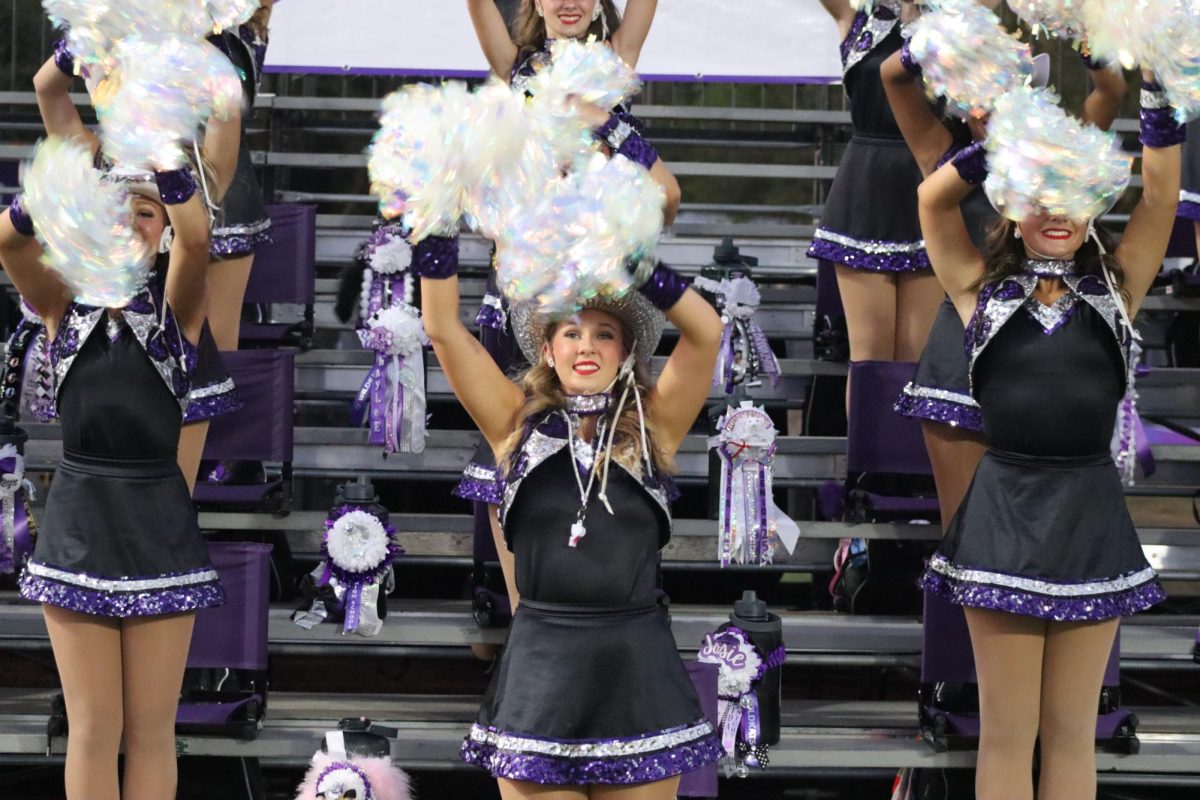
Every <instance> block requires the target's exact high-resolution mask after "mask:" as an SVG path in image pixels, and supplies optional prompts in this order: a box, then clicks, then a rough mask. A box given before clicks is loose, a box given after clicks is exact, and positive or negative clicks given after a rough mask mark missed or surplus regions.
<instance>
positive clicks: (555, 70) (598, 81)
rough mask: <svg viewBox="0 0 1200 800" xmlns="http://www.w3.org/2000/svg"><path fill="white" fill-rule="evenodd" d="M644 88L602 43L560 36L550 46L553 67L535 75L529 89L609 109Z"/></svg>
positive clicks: (538, 94) (545, 96)
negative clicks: (560, 37) (561, 37)
mask: <svg viewBox="0 0 1200 800" xmlns="http://www.w3.org/2000/svg"><path fill="white" fill-rule="evenodd" d="M641 88H642V82H641V81H640V80H638V76H637V73H635V72H634V71H633V70H632V69H630V68H629V65H628V64H626V63H625V62H624V61H622V60H621V57H620V56H618V55H617V53H616V51H615V50H613V49H612V48H611V47H609V46H608V45H606V44H604V43H602V42H596V41H593V40H588V41H587V42H586V43H584V42H578V41H576V40H574V39H557V40H555V41H554V42H553V43H552V44H551V45H550V66H549V67H548V68H547V69H543V70H542V71H541V72H539V73H538V74H537V75H535V76H534V77H533V80H531V81H530V83H529V92H530V94H532V95H533V96H534V97H535V98H538V99H540V100H555V101H557V102H565V101H566V99H567V98H570V97H574V98H576V99H577V100H579V101H580V102H584V103H591V104H592V105H594V106H596V107H598V108H602V109H610V108H612V107H613V106H615V105H617V104H618V103H621V102H623V101H624V100H626V99H628V98H630V97H633V96H634V95H635V94H637V93H638V92H639V91H640V90H641Z"/></svg>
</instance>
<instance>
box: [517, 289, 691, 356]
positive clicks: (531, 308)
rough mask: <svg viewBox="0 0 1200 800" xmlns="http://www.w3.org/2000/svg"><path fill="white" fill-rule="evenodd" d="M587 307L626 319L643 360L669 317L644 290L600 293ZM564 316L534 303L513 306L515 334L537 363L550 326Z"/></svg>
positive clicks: (655, 345) (589, 301)
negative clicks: (548, 313) (549, 313)
mask: <svg viewBox="0 0 1200 800" xmlns="http://www.w3.org/2000/svg"><path fill="white" fill-rule="evenodd" d="M583 307H584V308H585V309H587V308H593V309H596V310H597V311H604V312H606V313H608V314H612V315H613V316H614V317H616V318H617V319H619V320H621V321H622V322H624V323H625V325H626V326H628V327H629V329H630V330H631V331H633V335H634V338H636V339H637V345H636V352H637V357H638V360H639V361H642V362H648V361H649V360H650V357H651V356H652V355H654V351H655V350H657V349H658V342H659V340H660V339H662V334H663V328H664V327H665V326H666V322H667V320H666V318H665V317H664V316H663V314H662V312H661V311H659V310H658V309H657V308H655V307H654V306H653V305H651V303H650V301H649V300H647V299H646V298H645V297H644V296H643V295H642V293H641V292H638V291H632V292H629V293H628V294H626V295H625V296H624V297H620V298H617V299H612V298H601V297H596V298H593V299H591V300H588V301H586V302H584V304H583ZM563 319H567V317H557V318H555V317H548V316H546V315H545V314H542V313H541V312H539V311H538V309H537V307H536V306H535V305H534V304H532V303H520V304H516V305H514V306H513V307H512V308H511V309H509V320H510V321H511V322H512V329H513V336H515V337H516V339H517V345H518V346H519V347H520V348H521V352H522V353H524V354H525V358H526V359H527V360H528V361H529V363H530V364H536V363H537V362H538V361H539V360H540V359H541V357H542V345H543V344H544V343H545V341H546V329H547V328H548V327H550V325H551V324H553V323H554V322H558V321H561V320H563Z"/></svg>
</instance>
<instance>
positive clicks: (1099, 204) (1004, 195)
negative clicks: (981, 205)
mask: <svg viewBox="0 0 1200 800" xmlns="http://www.w3.org/2000/svg"><path fill="white" fill-rule="evenodd" d="M987 151H988V178H987V181H986V182H985V183H984V190H985V191H986V192H987V196H988V199H989V200H991V202H992V205H994V206H995V207H996V209H997V210H998V211H999V212H1000V213H1001V214H1003V215H1004V216H1006V217H1008V218H1009V219H1012V220H1018V221H1019V220H1022V219H1025V218H1026V217H1028V216H1030V215H1032V214H1035V213H1039V212H1041V211H1045V212H1047V213H1049V214H1061V215H1064V216H1067V217H1070V218H1071V219H1074V220H1087V219H1092V218H1094V217H1097V216H1099V215H1100V214H1102V213H1104V212H1105V211H1107V210H1108V209H1109V208H1110V207H1111V206H1112V204H1113V203H1114V202H1116V200H1117V199H1118V198H1119V197H1120V195H1121V192H1123V191H1124V190H1125V187H1126V186H1128V185H1129V179H1130V168H1131V166H1132V163H1133V159H1132V158H1131V157H1130V156H1128V155H1126V154H1125V153H1123V152H1121V144H1120V140H1119V139H1118V138H1117V136H1116V135H1115V134H1113V133H1108V132H1105V131H1102V130H1100V129H1099V128H1097V127H1095V126H1094V125H1083V124H1081V123H1080V122H1079V121H1078V120H1076V119H1075V118H1074V117H1072V116H1071V115H1069V114H1067V113H1066V112H1064V111H1063V109H1062V108H1060V107H1059V105H1058V97H1057V96H1056V95H1055V94H1054V93H1053V92H1052V91H1050V90H1049V89H1030V88H1028V87H1020V88H1018V89H1015V90H1013V91H1012V92H1009V93H1008V94H1006V95H1004V96H1003V97H1001V98H1000V100H999V101H997V103H996V109H995V111H994V112H993V113H992V117H991V120H990V121H989V122H988V138H987Z"/></svg>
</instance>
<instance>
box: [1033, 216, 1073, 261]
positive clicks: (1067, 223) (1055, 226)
mask: <svg viewBox="0 0 1200 800" xmlns="http://www.w3.org/2000/svg"><path fill="white" fill-rule="evenodd" d="M1017 228H1018V229H1019V230H1020V232H1021V240H1022V241H1023V242H1024V244H1025V253H1026V254H1027V255H1029V256H1030V257H1032V258H1055V259H1068V260H1069V259H1072V258H1074V257H1075V253H1076V252H1077V251H1078V250H1079V248H1080V247H1082V246H1083V240H1084V239H1085V238H1086V237H1087V229H1088V226H1087V222H1086V221H1085V222H1080V221H1078V220H1073V219H1070V218H1068V217H1064V216H1059V215H1051V214H1046V213H1040V214H1034V215H1031V216H1028V217H1026V218H1025V219H1023V220H1021V222H1019V223H1018V224H1017Z"/></svg>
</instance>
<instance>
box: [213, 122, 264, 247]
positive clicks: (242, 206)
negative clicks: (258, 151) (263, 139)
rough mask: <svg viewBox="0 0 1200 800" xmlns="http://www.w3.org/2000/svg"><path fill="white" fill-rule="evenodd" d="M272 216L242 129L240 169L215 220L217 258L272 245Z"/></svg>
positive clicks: (222, 201)
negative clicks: (270, 216) (268, 212)
mask: <svg viewBox="0 0 1200 800" xmlns="http://www.w3.org/2000/svg"><path fill="white" fill-rule="evenodd" d="M273 241H274V239H273V238H272V236H271V219H270V218H269V217H268V216H267V206H266V203H265V202H264V201H263V193H262V187H261V186H259V185H258V178H257V176H255V174H254V163H253V162H252V161H251V160H250V148H249V147H247V146H246V131H245V129H243V130H242V145H241V148H240V149H239V150H238V162H237V171H236V172H234V174H233V181H232V182H231V183H230V184H229V190H228V191H226V192H225V197H224V198H223V199H222V200H221V208H220V210H219V211H218V212H217V218H216V220H215V222H214V223H213V229H212V243H211V245H210V246H209V252H210V254H211V255H212V257H213V258H218V259H220V258H241V257H242V256H248V255H250V254H252V253H255V252H258V250H259V249H261V248H263V247H267V246H269V245H270V244H271V243H272V242H273Z"/></svg>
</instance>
